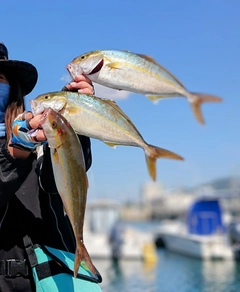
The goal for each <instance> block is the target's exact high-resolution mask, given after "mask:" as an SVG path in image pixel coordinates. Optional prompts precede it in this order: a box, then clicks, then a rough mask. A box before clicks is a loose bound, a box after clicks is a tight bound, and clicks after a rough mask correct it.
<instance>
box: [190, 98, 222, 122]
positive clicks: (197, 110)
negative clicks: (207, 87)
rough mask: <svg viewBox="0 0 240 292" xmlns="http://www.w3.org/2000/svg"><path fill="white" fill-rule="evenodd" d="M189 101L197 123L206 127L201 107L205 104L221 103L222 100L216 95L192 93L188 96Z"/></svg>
mask: <svg viewBox="0 0 240 292" xmlns="http://www.w3.org/2000/svg"><path fill="white" fill-rule="evenodd" d="M187 97H188V100H189V102H190V105H191V108H192V111H193V113H194V116H195V117H196V119H197V121H198V122H199V123H200V124H202V125H204V124H205V121H204V118H203V115H202V111H201V105H202V104H203V103H205V102H220V101H222V98H220V97H218V96H214V95H209V94H202V93H192V92H191V93H190V94H189V95H188V96H187Z"/></svg>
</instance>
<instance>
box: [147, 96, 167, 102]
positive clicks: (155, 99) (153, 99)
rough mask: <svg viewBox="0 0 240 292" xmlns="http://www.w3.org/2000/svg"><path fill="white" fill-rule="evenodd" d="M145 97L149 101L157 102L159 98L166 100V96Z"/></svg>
mask: <svg viewBox="0 0 240 292" xmlns="http://www.w3.org/2000/svg"><path fill="white" fill-rule="evenodd" d="M146 97H147V98H148V99H150V100H151V101H158V100H159V99H161V98H166V97H167V96H165V95H146Z"/></svg>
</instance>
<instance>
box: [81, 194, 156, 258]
mask: <svg viewBox="0 0 240 292" xmlns="http://www.w3.org/2000/svg"><path fill="white" fill-rule="evenodd" d="M83 236H84V242H85V245H86V248H87V250H88V252H89V254H90V256H91V258H92V259H117V260H118V259H124V260H141V261H145V262H155V261H156V260H157V255H156V248H155V244H154V241H153V236H152V234H151V233H146V232H141V231H140V230H138V229H135V228H133V227H130V226H129V225H127V224H125V223H124V222H123V221H121V219H120V205H119V204H118V203H117V202H116V201H113V200H103V199H102V200H97V201H94V202H88V203H87V210H86V218H85V222H84V232H83Z"/></svg>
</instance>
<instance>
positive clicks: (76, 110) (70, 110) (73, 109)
mask: <svg viewBox="0 0 240 292" xmlns="http://www.w3.org/2000/svg"><path fill="white" fill-rule="evenodd" d="M67 111H68V113H69V114H78V113H79V112H81V109H80V108H77V107H68V108H67Z"/></svg>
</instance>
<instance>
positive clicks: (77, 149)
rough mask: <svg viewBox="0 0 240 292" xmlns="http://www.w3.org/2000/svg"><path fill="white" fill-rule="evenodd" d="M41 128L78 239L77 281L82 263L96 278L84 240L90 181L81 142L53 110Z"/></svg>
mask: <svg viewBox="0 0 240 292" xmlns="http://www.w3.org/2000/svg"><path fill="white" fill-rule="evenodd" d="M40 125H41V127H42V129H43V131H44V133H45V135H46V137H47V142H48V146H49V147H50V153H51V161H52V166H53V173H54V178H55V182H56V186H57V190H58V192H59V195H60V197H61V199H62V202H63V206H64V209H65V212H66V213H67V215H68V217H69V220H70V222H71V225H72V228H73V232H74V235H75V239H76V252H75V258H74V277H75V278H76V276H77V273H78V269H79V266H80V264H81V262H82V261H83V262H85V264H86V265H87V267H88V269H89V270H90V272H91V273H92V274H93V276H95V277H96V276H98V275H99V273H98V271H97V269H96V268H95V266H94V265H93V263H92V260H91V258H90V256H89V254H88V251H87V249H86V247H85V245H84V241H83V225H84V216H85V210H86V200H87V191H88V178H87V174H86V169H85V163H84V156H83V152H82V147H81V144H80V141H79V139H78V136H77V135H76V133H75V131H74V130H73V129H72V127H71V125H70V124H69V122H68V121H67V120H66V119H65V118H64V117H63V116H62V115H61V114H60V113H58V112H56V111H54V110H53V109H51V108H48V109H46V110H45V111H44V112H43V115H42V117H41V120H40ZM86 265H84V266H86Z"/></svg>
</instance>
